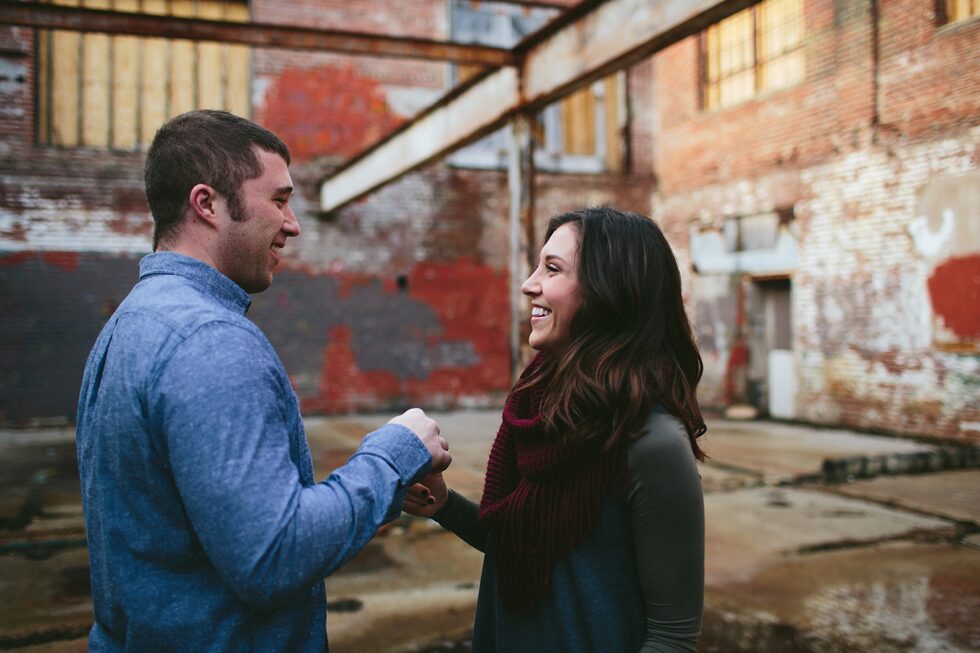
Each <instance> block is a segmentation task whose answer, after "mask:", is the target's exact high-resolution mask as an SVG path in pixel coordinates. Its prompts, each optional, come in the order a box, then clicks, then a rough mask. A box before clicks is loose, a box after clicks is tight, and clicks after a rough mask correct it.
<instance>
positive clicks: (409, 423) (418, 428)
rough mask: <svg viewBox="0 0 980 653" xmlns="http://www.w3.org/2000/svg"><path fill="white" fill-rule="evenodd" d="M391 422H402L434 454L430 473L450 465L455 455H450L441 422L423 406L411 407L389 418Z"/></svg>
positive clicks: (435, 472)
mask: <svg viewBox="0 0 980 653" xmlns="http://www.w3.org/2000/svg"><path fill="white" fill-rule="evenodd" d="M388 423H389V424H401V425H402V426H404V427H405V428H407V429H408V430H410V431H411V432H412V433H414V434H415V435H417V436H418V438H419V440H421V441H422V444H423V445H425V448H426V449H427V450H428V451H429V455H430V456H432V469H431V470H429V473H430V474H438V473H439V472H441V471H442V470H444V469H446V468H447V467H449V463H451V462H452V461H453V457H452V456H451V455H449V443H448V442H446V440H445V438H443V437H442V436H441V435H439V424H438V423H437V422H436V421H435V420H434V419H432V418H431V417H427V416H426V414H425V413H424V412H423V411H422V409H421V408H411V409H409V410H407V411H405V412H404V413H402V414H401V415H399V416H398V417H395V418H393V419H390V420H388Z"/></svg>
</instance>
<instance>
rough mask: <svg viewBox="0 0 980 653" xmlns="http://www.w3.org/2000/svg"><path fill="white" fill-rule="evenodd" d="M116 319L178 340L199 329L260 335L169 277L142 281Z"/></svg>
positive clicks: (195, 290)
mask: <svg viewBox="0 0 980 653" xmlns="http://www.w3.org/2000/svg"><path fill="white" fill-rule="evenodd" d="M116 319H117V322H119V323H120V324H122V323H123V322H128V323H132V324H142V325H150V324H155V325H157V326H158V328H160V329H163V330H165V331H169V332H173V333H175V334H176V335H178V336H180V337H181V338H187V337H189V336H190V335H191V334H193V333H194V332H196V331H198V330H200V329H201V328H202V327H209V328H216V329H222V328H225V329H229V330H233V331H234V330H245V331H247V332H249V333H253V334H254V333H255V332H257V333H258V334H261V331H259V329H258V327H256V326H255V325H254V324H253V323H252V322H251V321H250V320H249V319H248V318H246V317H245V316H244V315H242V314H241V313H236V312H235V311H232V310H230V309H229V308H228V307H226V306H224V305H223V304H221V303H220V302H218V301H215V300H214V299H213V298H212V297H209V296H208V295H207V294H206V293H205V292H203V291H202V290H201V289H200V288H199V287H197V286H195V285H194V284H192V283H188V282H187V280H185V279H183V278H181V277H178V276H171V275H156V276H152V277H148V278H145V279H142V280H141V281H140V282H139V283H138V284H136V286H135V287H134V288H133V290H132V291H131V292H130V294H129V296H128V297H126V299H125V300H124V301H123V303H122V304H120V306H119V309H118V310H117V315H116Z"/></svg>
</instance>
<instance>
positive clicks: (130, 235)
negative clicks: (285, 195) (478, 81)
mask: <svg viewBox="0 0 980 653" xmlns="http://www.w3.org/2000/svg"><path fill="white" fill-rule="evenodd" d="M251 6H252V14H253V18H254V19H255V20H256V21H260V22H280V23H285V24H301V25H311V26H319V27H323V28H334V29H344V30H354V31H364V32H372V33H393V34H400V35H408V36H418V37H423V38H432V39H445V38H447V35H448V33H449V19H448V15H447V7H446V3H445V2H444V1H443V0H407V1H406V2H400V3H379V2H377V1H376V0H288V1H286V0H259V1H254V2H252V3H251ZM33 39H34V37H33V33H32V31H31V30H24V29H10V28H0V64H2V65H3V66H6V67H5V68H3V69H2V70H4V71H6V70H15V71H22V72H23V75H24V79H23V81H14V82H8V81H0V98H2V100H3V107H4V110H3V111H2V112H0V306H2V307H3V309H4V310H3V311H2V315H0V328H2V329H3V331H4V333H6V334H9V335H8V337H7V338H6V340H5V342H3V343H0V372H2V374H3V376H2V379H0V397H3V399H0V424H23V423H30V422H32V421H34V422H37V421H44V420H48V419H53V420H59V419H61V420H64V419H71V418H72V415H73V412H74V405H75V401H76V398H77V389H78V383H79V382H80V379H81V370H82V365H83V363H84V355H85V353H86V352H87V350H88V348H89V347H90V346H91V343H92V342H93V341H94V337H95V333H96V332H97V330H98V328H100V326H101V324H103V323H104V321H105V319H106V318H107V317H108V315H109V314H111V310H112V308H113V307H114V306H115V304H116V303H117V302H118V301H119V300H120V299H121V297H122V296H124V293H125V292H126V289H128V288H129V287H130V286H131V285H132V283H133V282H134V281H135V279H136V274H137V265H138V260H139V257H140V256H141V255H143V254H145V253H146V252H148V251H149V249H150V235H151V230H152V222H151V220H150V218H149V216H148V212H147V208H146V203H145V199H144V197H143V192H142V165H143V156H142V154H141V153H139V152H108V151H102V150H91V149H88V150H86V149H81V148H79V149H58V148H51V147H42V146H39V145H37V144H36V143H35V139H34V133H33V130H34V116H33V111H34V102H35V90H36V89H35V85H34V67H35V61H34V51H33V47H34V44H33ZM251 66H252V98H253V106H252V117H253V118H254V119H255V120H257V121H258V122H260V123H262V124H265V125H266V126H268V127H270V128H271V129H273V130H274V131H276V132H277V133H279V134H280V135H281V136H282V137H283V139H284V140H285V141H286V143H287V144H288V145H289V147H290V149H291V151H292V153H293V159H294V160H293V165H292V166H291V173H292V176H293V179H294V181H295V182H296V185H297V189H296V193H295V195H294V200H293V204H294V208H295V210H296V212H297V214H298V216H299V218H300V220H301V222H302V227H303V236H302V237H301V238H299V239H297V240H295V241H291V242H290V244H289V246H288V247H287V248H286V249H285V250H284V256H285V258H284V263H283V268H282V270H281V271H280V273H279V274H277V277H276V281H275V284H274V285H273V287H272V288H271V289H270V290H268V291H267V292H265V293H262V294H259V295H257V296H256V297H255V298H254V303H253V306H252V309H251V310H250V317H251V318H252V319H253V320H254V321H255V322H256V323H257V324H258V325H259V326H260V327H262V328H263V330H264V331H265V332H266V333H267V334H268V335H269V337H270V339H271V340H272V342H273V344H274V346H275V347H276V349H277V351H278V352H279V353H280V356H281V357H282V359H283V362H284V364H285V366H286V369H287V371H288V372H289V374H290V377H291V379H292V381H293V384H294V387H295V388H296V390H297V394H298V395H299V397H300V401H301V404H302V406H303V408H304V410H306V411H308V412H346V411H359V410H394V409H396V408H399V407H403V406H407V405H409V404H421V405H423V406H428V407H438V408H452V407H456V406H481V405H494V406H496V405H499V404H500V402H501V400H502V397H503V395H504V394H505V393H506V391H507V389H508V387H509V383H510V378H511V377H510V370H509V365H510V362H509V361H510V354H509V350H508V347H509V344H508V343H509V339H508V330H509V327H510V319H509V308H508V301H509V299H508V297H509V293H508V285H509V283H511V280H510V279H508V269H507V261H508V257H507V243H508V236H507V233H508V232H507V211H508V202H509V193H508V190H507V182H506V174H505V173H504V172H503V171H474V170H460V169H455V168H451V167H448V166H446V165H434V166H430V167H429V168H427V169H425V170H422V171H420V172H418V173H415V174H412V175H408V176H406V177H405V178H403V179H401V180H400V181H398V182H397V183H395V184H392V185H390V186H388V187H386V188H384V189H382V190H381V191H379V192H377V193H375V194H373V195H372V196H371V197H369V198H368V199H366V200H364V201H361V202H358V203H355V204H354V205H352V206H350V207H348V208H347V209H345V210H343V211H341V212H340V213H339V214H337V215H334V216H331V217H330V218H324V217H322V216H320V215H319V209H318V188H319V183H320V181H321V180H322V179H323V178H324V176H325V175H326V174H327V173H328V171H329V170H330V169H331V168H333V167H334V166H336V165H337V164H338V163H339V162H341V161H343V160H344V159H345V158H346V157H349V156H350V155H352V154H354V153H356V152H357V151H358V150H360V149H361V148H363V147H365V146H366V145H368V144H370V143H372V142H374V141H375V140H377V139H378V138H380V137H381V136H383V135H385V134H387V133H389V132H390V131H391V130H392V129H394V128H396V127H397V126H398V125H400V124H402V122H404V121H405V120H407V119H409V118H410V117H411V115H413V114H414V113H415V112H416V111H418V110H419V109H421V108H423V107H425V106H427V105H428V104H430V103H431V102H432V101H433V100H434V99H436V98H438V97H439V96H440V95H441V94H443V93H444V92H445V91H446V90H448V87H449V84H450V78H451V76H450V73H451V68H450V65H449V64H446V63H441V62H427V61H410V60H398V59H389V58H380V57H346V56H342V55H338V54H327V53H309V52H302V53H299V52H290V51H284V50H272V49H255V50H253V51H252V59H251ZM633 84H634V85H639V87H642V85H643V84H644V81H643V75H642V74H641V75H640V76H639V77H636V78H634V80H633ZM647 88H649V87H648V86H647ZM649 97H650V96H649V95H648V94H646V93H642V94H638V96H637V97H636V98H634V112H635V113H636V114H637V115H640V114H643V113H649V104H650V100H649ZM649 138H650V137H649V134H648V132H644V130H642V129H640V130H637V133H636V135H635V136H634V142H633V145H632V147H631V149H632V150H633V151H634V152H635V153H637V157H638V158H637V160H638V161H641V164H640V165H634V166H633V168H634V169H636V170H638V171H639V172H640V174H638V175H635V176H623V175H568V176H556V175H539V176H538V178H537V189H538V193H539V195H538V215H539V222H541V223H542V224H543V221H544V220H546V218H547V217H548V216H549V215H550V214H551V213H554V212H557V211H560V210H565V209H568V208H573V207H577V206H580V205H582V204H589V203H610V204H620V205H623V206H626V207H628V208H631V209H633V210H637V211H643V212H646V211H648V209H649V199H650V193H651V192H652V188H653V187H652V180H651V177H650V174H649V163H648V162H649V160H650V156H651V148H650V146H649ZM642 157H646V158H645V159H643V158H642ZM644 161H645V162H644ZM73 257H74V258H73ZM66 260H76V261H78V265H77V267H76V268H74V269H67V268H65V267H64V266H61V267H59V266H57V265H53V264H52V263H51V262H52V261H55V262H58V261H66Z"/></svg>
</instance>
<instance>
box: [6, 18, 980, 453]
mask: <svg viewBox="0 0 980 653" xmlns="http://www.w3.org/2000/svg"><path fill="white" fill-rule="evenodd" d="M936 5H937V3H935V2H933V0H890V1H889V2H881V1H880V0H877V1H876V2H871V1H870V0H804V13H805V41H804V53H805V59H806V76H805V79H804V80H803V81H802V82H801V83H799V84H797V85H795V86H793V87H791V88H787V89H783V90H780V91H775V92H770V93H766V94H765V95H761V96H758V97H755V98H752V99H750V100H748V101H745V102H743V103H741V104H738V105H736V106H732V107H728V108H724V109H719V110H713V111H705V110H704V109H703V108H702V106H701V92H700V88H699V84H700V82H699V69H700V68H699V60H698V58H699V56H700V54H699V53H700V45H699V41H698V39H697V38H689V39H686V40H685V41H682V42H680V43H678V44H676V45H674V46H672V47H670V48H668V49H667V50H665V51H663V52H661V53H659V54H657V55H655V56H653V57H651V58H650V59H648V60H647V61H644V62H641V63H640V64H638V65H636V66H634V67H633V68H632V69H631V70H630V71H629V74H628V89H629V99H630V115H631V121H632V123H631V130H630V137H629V143H628V145H629V147H628V150H629V161H628V173H627V174H622V175H545V174H540V173H539V174H538V175H537V176H536V181H535V193H536V197H535V213H536V218H535V228H536V230H537V238H538V240H540V237H541V235H542V234H543V231H544V226H545V224H546V221H547V219H548V218H549V217H550V216H551V215H553V214H555V213H557V212H560V211H562V210H566V209H570V208H575V207H579V206H583V205H595V204H612V205H616V206H619V207H622V208H625V209H629V210H634V211H639V212H642V213H648V214H652V215H653V216H654V217H655V219H656V220H657V221H658V222H659V223H660V224H661V226H662V227H663V228H664V230H665V232H666V233H667V236H668V238H669V240H670V242H671V243H672V245H673V246H674V248H675V251H676V254H677V258H678V261H679V263H680V265H681V269H682V274H683V277H684V292H685V299H686V301H687V302H688V306H689V308H690V313H691V318H692V321H693V322H694V324H695V326H696V328H697V331H698V334H699V338H700V343H701V347H702V352H703V355H704V359H705V375H704V380H703V383H702V386H701V399H702V402H703V404H704V405H706V406H709V407H723V406H726V405H729V404H731V403H734V402H745V401H752V402H756V403H759V404H760V406H762V407H763V408H764V409H765V408H766V404H765V393H764V392H763V394H761V395H760V394H759V388H760V387H761V388H763V389H765V388H767V387H769V386H767V385H766V384H767V383H768V384H769V385H772V383H770V380H769V379H768V378H761V385H760V377H759V374H760V372H759V370H760V369H761V370H763V372H762V375H763V377H765V369H766V368H765V362H766V361H765V360H761V359H760V356H764V355H765V353H766V352H765V351H762V352H761V353H760V349H759V347H758V343H759V342H760V341H762V340H760V339H763V340H764V337H768V336H766V334H765V333H761V332H760V331H759V329H760V326H759V325H760V324H762V323H763V322H764V320H761V318H760V315H761V313H760V311H761V310H762V309H760V306H761V305H760V304H759V299H758V298H759V296H760V292H761V290H760V289H762V290H764V289H765V288H767V287H768V286H766V285H765V284H766V283H770V282H771V279H773V278H780V279H782V278H788V279H789V280H790V282H789V283H790V285H791V288H792V290H791V301H790V316H791V321H792V329H791V347H790V348H791V354H792V356H791V358H792V361H793V364H794V366H795V371H796V374H795V376H794V379H795V385H796V390H795V394H794V395H793V402H792V403H793V416H794V417H795V418H796V419H802V420H806V421H809V422H814V423H821V424H842V425H848V426H853V427H858V428H868V429H875V430H886V431H891V432H896V433H903V434H910V435H919V436H929V437H942V438H950V439H958V440H962V441H972V442H980V412H978V409H977V403H978V402H977V387H978V377H980V356H978V354H980V318H978V311H977V310H976V308H975V306H976V305H978V303H980V299H978V283H980V282H978V281H977V274H976V270H977V265H978V263H977V261H978V255H980V233H978V227H977V225H978V224H980V215H978V214H977V212H976V211H977V209H976V207H977V206H980V198H978V196H977V193H978V192H980V191H978V190H977V189H978V188H980V170H978V168H980V165H978V158H980V106H978V105H980V66H978V65H977V63H978V60H977V55H976V51H977V48H976V43H977V42H978V41H980V20H976V19H974V20H970V21H965V22H962V23H959V24H955V25H941V24H940V21H939V19H938V17H937V15H936ZM251 7H252V12H253V17H254V18H255V20H257V21H262V22H281V23H287V24H290V23H292V24H302V25H314V26H319V27H324V28H337V29H348V30H360V31H365V32H374V33H392V34H405V35H411V36H418V37H423V38H434V39H444V38H447V37H448V34H449V19H448V15H447V11H446V3H445V2H443V0H407V1H406V2H401V3H378V2H375V1H374V0H288V1H287V0H258V1H255V2H252V3H251ZM35 66H36V62H35V57H34V35H33V32H32V31H31V30H26V29H19V28H9V27H3V28H0V308H2V311H0V326H2V331H3V334H4V336H5V337H4V340H3V343H2V344H0V372H2V377H0V423H10V424H19V423H27V422H31V421H37V420H39V419H41V420H43V419H70V418H71V416H72V413H73V411H74V405H75V401H76V395H77V388H78V382H79V379H80V374H81V368H82V365H83V361H84V356H85V353H86V352H87V350H88V348H89V347H90V346H91V343H92V341H93V340H94V336H95V333H96V332H97V331H98V329H99V328H100V326H101V325H102V324H103V323H104V321H105V319H106V318H107V317H108V315H109V314H111V311H112V310H113V308H114V306H115V304H116V303H117V302H118V301H119V300H120V299H121V298H122V296H124V295H125V293H126V291H127V289H128V288H129V287H130V286H131V284H132V283H133V281H134V280H135V275H136V270H137V264H138V259H139V256H140V255H142V254H144V253H146V252H147V251H148V250H149V247H150V240H149V239H150V232H151V221H150V218H149V217H148V214H147V209H146V204H145V200H144V198H143V194H142V179H141V177H142V174H141V173H142V164H143V156H142V154H141V153H139V152H114V151H98V150H91V149H88V150H87V149H82V148H79V149H58V148H52V147H43V146H39V145H37V144H36V139H35V135H34V129H35V121H34V115H33V113H34V106H35V99H36V84H35ZM251 72H252V89H251V90H252V93H251V95H252V99H253V106H252V112H251V115H252V117H253V118H254V119H256V120H258V121H260V122H262V123H264V124H266V125H268V126H269V127H271V128H272V129H273V130H275V131H277V132H278V133H280V134H281V135H282V136H283V138H284V139H285V140H286V142H287V143H288V144H289V146H290V148H291V150H292V152H293V154H294V162H293V165H292V167H291V173H292V175H293V179H294V181H295V182H296V185H297V190H296V194H295V199H294V208H295V210H296V211H297V214H298V215H299V217H300V220H301V222H302V226H303V236H302V237H301V238H299V239H298V240H295V241H291V242H290V244H289V246H288V247H287V248H286V249H285V250H284V255H285V260H284V264H283V268H282V269H281V270H280V271H279V273H278V274H277V276H276V282H275V284H274V286H273V287H272V289H270V290H269V291H267V292H266V293H263V294H260V295H257V296H256V297H255V303H254V304H253V308H252V309H251V311H250V315H251V317H252V318H253V319H254V320H255V321H256V322H257V323H258V324H259V325H260V326H261V327H262V328H263V329H264V330H265V331H266V333H267V334H268V335H269V337H270V339H271V340H272V342H273V344H274V345H275V347H276V349H277V351H279V353H280V355H281V357H282V358H283V361H284V363H285V366H286V369H287V371H288V372H289V374H290V376H291V379H292V381H293V384H294V386H295V388H296V390H297V393H298V394H299V396H300V400H301V402H302V405H303V408H304V410H306V411H308V412H346V411H355V410H389V409H395V408H397V407H401V406H407V405H410V404H421V405H423V406H429V407H440V408H451V407H454V406H470V405H496V404H499V401H500V399H501V397H502V396H503V394H504V393H505V392H506V390H507V388H508V385H509V382H510V370H509V352H508V330H509V328H510V324H509V306H508V301H509V298H508V288H509V287H510V284H512V283H515V282H519V281H520V280H514V279H509V278H508V276H509V273H508V253H507V246H508V245H507V243H508V227H507V211H508V203H509V193H508V189H507V180H506V174H505V172H503V171H475V170H463V169H459V168H454V167H450V166H448V165H446V164H444V163H440V164H434V165H432V166H429V167H428V168H426V169H424V170H421V171H419V172H416V173H413V174H410V175H407V176H405V177H403V178H402V179H400V180H398V181H397V182H395V183H393V184H390V185H389V186H387V187H385V188H383V189H381V190H379V191H377V192H375V193H373V194H372V195H370V196H369V197H368V198H366V199H364V200H362V201H359V202H357V203H355V204H353V205H351V206H349V207H347V208H346V209H344V210H343V211H341V212H339V213H338V214H336V215H332V216H327V217H325V216H321V215H320V214H319V211H318V196H317V193H318V185H319V182H320V181H321V180H322V179H323V178H324V176H325V175H326V174H328V173H329V171H330V170H331V169H332V168H334V167H335V166H336V165H337V164H339V163H340V162H341V161H343V159H344V158H346V157H348V156H350V155H351V154H354V153H356V152H357V151H359V150H360V149H361V148H362V147H364V146H365V145H367V144H370V143H372V142H374V141H375V140H376V139H378V138H379V137H381V136H383V135H385V134H387V133H389V132H390V131H391V130H393V129H395V128H397V127H398V125H400V124H402V123H403V122H404V121H406V120H409V119H410V118H411V116H412V115H414V114H415V113H416V112H417V111H419V110H420V109H421V108H423V107H425V106H427V105H428V104H429V103H430V102H432V101H433V100H434V99H436V98H437V97H439V96H440V95H441V94H443V93H444V92H445V91H446V90H447V89H448V87H449V85H450V80H451V67H450V66H449V65H448V64H444V63H438V62H424V61H423V62H420V61H409V60H397V59H386V58H379V57H345V56H342V55H338V54H327V53H322V54H311V53H297V52H290V51H283V50H272V49H256V50H253V52H252V58H251ZM971 211H972V212H971ZM760 214H772V215H777V216H781V218H780V220H782V222H781V223H780V225H781V226H779V237H780V238H783V240H781V241H779V242H783V243H788V245H787V247H788V249H783V250H779V251H778V252H777V251H776V250H775V249H774V250H773V252H772V256H770V258H769V259H766V258H765V256H767V255H768V254H767V253H766V252H762V255H761V256H760V255H759V254H760V253H759V252H744V253H743V254H744V255H743V254H739V255H732V254H731V253H725V252H720V251H718V250H712V249H711V247H709V246H708V245H706V243H708V244H710V243H718V242H722V240H723V236H724V230H725V229H727V228H729V227H730V226H731V225H732V224H734V223H733V220H735V219H738V218H741V217H746V216H747V217H752V216H758V215H760ZM773 224H775V223H773ZM537 244H539V243H537ZM537 244H536V245H535V246H537ZM717 254H721V257H720V258H719V257H718V256H716V255H717ZM712 256H714V257H715V258H714V259H712V258H711V257H712ZM711 261H714V262H715V263H717V262H718V261H722V262H723V263H725V262H727V263H726V264H730V267H728V268H725V267H724V265H722V266H721V267H718V268H716V269H713V268H711V264H712V263H711ZM765 261H768V263H766V262H765ZM773 261H775V263H773ZM699 266H700V267H699ZM779 283H785V282H784V281H781V282H779ZM770 389H771V388H770Z"/></svg>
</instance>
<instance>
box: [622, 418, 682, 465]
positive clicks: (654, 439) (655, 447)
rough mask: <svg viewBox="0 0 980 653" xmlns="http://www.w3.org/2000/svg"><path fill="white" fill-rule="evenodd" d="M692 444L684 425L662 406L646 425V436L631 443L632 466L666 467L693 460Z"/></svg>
mask: <svg viewBox="0 0 980 653" xmlns="http://www.w3.org/2000/svg"><path fill="white" fill-rule="evenodd" d="M693 457H694V454H693V452H692V450H691V442H690V440H689V439H688V436H687V430H686V429H685V428H684V424H683V423H682V422H681V421H680V420H679V419H677V417H675V416H674V415H671V414H670V413H668V412H667V411H666V410H664V408H663V407H662V406H660V405H657V406H654V407H653V410H651V411H650V415H649V417H647V420H646V422H645V423H644V425H643V435H641V436H640V437H638V438H637V439H636V440H634V441H633V442H631V443H630V447H629V461H630V466H631V467H632V466H634V465H636V464H637V463H642V464H644V466H646V464H648V463H659V464H663V463H665V462H669V461H672V460H678V459H680V460H686V459H687V458H693Z"/></svg>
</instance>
